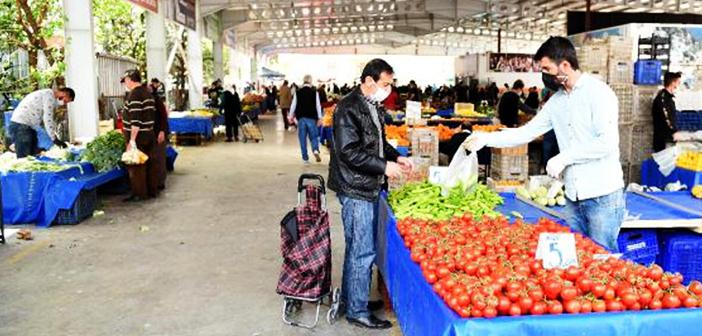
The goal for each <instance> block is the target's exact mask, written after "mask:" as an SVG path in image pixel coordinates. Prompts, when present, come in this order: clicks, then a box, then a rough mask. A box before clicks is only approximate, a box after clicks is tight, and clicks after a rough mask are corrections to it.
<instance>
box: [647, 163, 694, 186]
mask: <svg viewBox="0 0 702 336" xmlns="http://www.w3.org/2000/svg"><path fill="white" fill-rule="evenodd" d="M677 181H680V183H682V184H684V185H686V186H687V188H688V189H691V188H692V187H693V186H695V185H698V184H702V172H699V171H692V170H687V169H684V168H679V167H676V168H675V169H674V170H673V172H672V173H670V175H668V176H664V175H663V173H661V171H660V170H659V169H658V164H657V163H656V161H654V160H653V159H648V160H646V161H644V162H643V163H642V164H641V184H642V185H645V186H649V187H658V188H661V189H663V188H665V186H666V184H668V183H675V182H677Z"/></svg>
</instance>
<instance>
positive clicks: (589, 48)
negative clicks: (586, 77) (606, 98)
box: [578, 43, 609, 80]
mask: <svg viewBox="0 0 702 336" xmlns="http://www.w3.org/2000/svg"><path fill="white" fill-rule="evenodd" d="M608 58H609V49H608V48H607V46H606V45H605V44H601V43H596V44H588V45H584V46H582V47H581V48H580V52H579V54H578V62H579V63H580V68H581V69H582V71H584V72H587V73H590V74H593V75H599V76H600V77H602V78H603V79H604V80H606V79H607V71H608V64H607V59H608Z"/></svg>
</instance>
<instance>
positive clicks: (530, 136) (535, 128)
mask: <svg viewBox="0 0 702 336" xmlns="http://www.w3.org/2000/svg"><path fill="white" fill-rule="evenodd" d="M549 105H550V104H549V103H546V104H545V105H544V107H543V109H542V110H541V112H539V113H538V114H537V115H536V116H535V117H534V118H533V119H531V121H530V122H528V123H527V124H526V125H524V126H522V127H519V128H508V129H503V130H502V131H500V132H495V133H487V138H486V139H487V146H489V147H497V148H507V147H515V146H520V145H523V144H526V143H529V142H531V141H532V140H534V139H535V138H536V137H538V136H540V135H542V134H544V133H546V132H548V131H550V130H551V129H553V125H552V124H551V113H552V112H551V107H550V106H549Z"/></svg>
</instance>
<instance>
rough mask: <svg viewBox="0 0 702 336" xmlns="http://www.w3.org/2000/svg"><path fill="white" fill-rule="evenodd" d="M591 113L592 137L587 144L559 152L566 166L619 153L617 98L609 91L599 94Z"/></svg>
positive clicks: (594, 100) (593, 101) (580, 144)
mask: <svg viewBox="0 0 702 336" xmlns="http://www.w3.org/2000/svg"><path fill="white" fill-rule="evenodd" d="M591 111H592V127H593V129H592V137H589V138H588V139H587V143H578V144H574V145H573V146H569V150H566V151H561V154H560V156H562V157H563V160H564V161H563V162H564V163H565V165H566V166H569V165H572V164H578V163H585V162H588V161H593V160H599V159H601V158H603V157H605V156H607V155H609V154H611V153H614V152H617V151H619V145H618V141H617V137H618V136H619V127H618V124H617V114H618V113H619V102H618V100H617V97H616V96H615V95H614V93H613V92H611V91H607V92H605V93H603V94H601V95H600V97H599V98H597V99H593V100H592V105H591Z"/></svg>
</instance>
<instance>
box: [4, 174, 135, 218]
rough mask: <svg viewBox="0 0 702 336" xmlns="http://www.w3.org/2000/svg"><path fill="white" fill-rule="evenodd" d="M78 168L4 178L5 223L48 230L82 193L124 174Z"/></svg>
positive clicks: (10, 175) (9, 175)
mask: <svg viewBox="0 0 702 336" xmlns="http://www.w3.org/2000/svg"><path fill="white" fill-rule="evenodd" d="M79 165H80V167H78V166H74V167H71V168H68V169H65V170H62V171H58V172H10V173H6V174H3V175H2V196H3V204H2V206H3V219H4V222H5V223H6V224H26V223H36V225H37V226H39V227H48V226H50V225H51V224H52V223H53V222H54V219H55V218H56V215H57V214H58V213H59V211H60V210H61V209H70V208H71V207H72V206H73V203H74V202H75V201H76V199H77V198H78V195H79V194H80V192H81V191H82V190H93V189H95V188H97V187H98V186H101V185H103V184H106V183H108V182H110V181H113V180H116V179H118V178H120V177H122V176H124V174H125V173H124V170H122V169H119V168H116V169H113V170H110V171H107V172H103V173H98V172H96V171H95V170H94V168H93V165H92V164H90V163H80V164H79Z"/></svg>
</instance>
